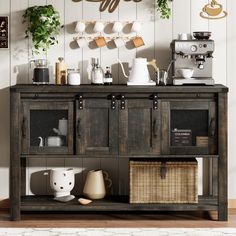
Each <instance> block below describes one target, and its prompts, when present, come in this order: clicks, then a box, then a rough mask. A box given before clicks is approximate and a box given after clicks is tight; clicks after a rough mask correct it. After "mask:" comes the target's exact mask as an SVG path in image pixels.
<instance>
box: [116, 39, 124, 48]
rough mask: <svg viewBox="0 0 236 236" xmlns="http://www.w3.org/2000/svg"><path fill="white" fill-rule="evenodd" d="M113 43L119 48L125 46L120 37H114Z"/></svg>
mask: <svg viewBox="0 0 236 236" xmlns="http://www.w3.org/2000/svg"><path fill="white" fill-rule="evenodd" d="M114 44H115V45H116V47H117V48H121V47H123V46H125V41H124V40H123V39H122V38H116V39H114Z"/></svg>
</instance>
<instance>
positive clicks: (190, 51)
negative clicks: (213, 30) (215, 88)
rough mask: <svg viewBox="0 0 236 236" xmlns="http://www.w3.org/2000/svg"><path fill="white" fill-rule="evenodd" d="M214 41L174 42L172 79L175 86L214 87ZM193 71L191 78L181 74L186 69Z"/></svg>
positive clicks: (172, 44) (172, 47)
mask: <svg viewBox="0 0 236 236" xmlns="http://www.w3.org/2000/svg"><path fill="white" fill-rule="evenodd" d="M214 48H215V45H214V41H213V40H209V39H208V40H203V39H202V40H173V41H172V43H171V49H172V61H173V67H172V78H173V85H187V84H198V85H201V84H202V85H214V80H213V78H212V64H213V56H212V54H213V52H214ZM185 68H186V69H192V72H193V74H192V76H191V77H190V78H188V77H184V76H183V74H181V73H179V72H180V71H183V70H184V69H185Z"/></svg>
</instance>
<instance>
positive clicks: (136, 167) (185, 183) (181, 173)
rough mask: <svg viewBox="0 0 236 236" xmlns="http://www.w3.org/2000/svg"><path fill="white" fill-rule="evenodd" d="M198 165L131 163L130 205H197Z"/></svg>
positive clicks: (156, 162) (182, 162) (189, 163)
mask: <svg viewBox="0 0 236 236" xmlns="http://www.w3.org/2000/svg"><path fill="white" fill-rule="evenodd" d="M197 173H198V165H197V161H196V159H191V160H190V161H189V160H188V161H187V160H186V161H167V162H166V161H165V162H163V161H146V160H145V161H130V203H197V202H198V184H197V183H198V179H197V178H198V177H197Z"/></svg>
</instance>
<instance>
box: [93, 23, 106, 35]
mask: <svg viewBox="0 0 236 236" xmlns="http://www.w3.org/2000/svg"><path fill="white" fill-rule="evenodd" d="M104 27H105V26H104V23H102V22H101V21H97V22H96V23H95V25H94V27H93V31H94V32H95V33H101V32H102V31H103V30H104Z"/></svg>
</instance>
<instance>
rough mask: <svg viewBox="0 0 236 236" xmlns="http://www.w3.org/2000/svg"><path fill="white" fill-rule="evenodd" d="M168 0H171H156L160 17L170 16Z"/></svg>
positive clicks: (167, 17)
mask: <svg viewBox="0 0 236 236" xmlns="http://www.w3.org/2000/svg"><path fill="white" fill-rule="evenodd" d="M169 1H173V0H157V11H159V12H160V13H161V18H162V19H169V18H170V16H171V9H170V6H169Z"/></svg>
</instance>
